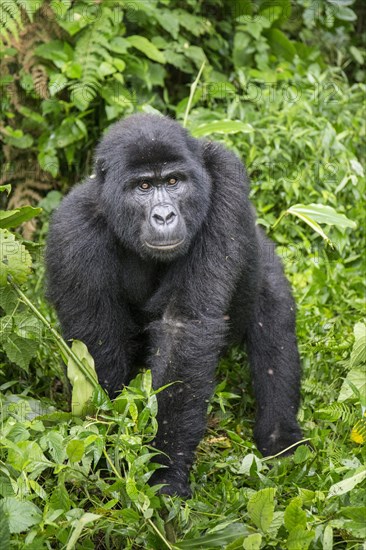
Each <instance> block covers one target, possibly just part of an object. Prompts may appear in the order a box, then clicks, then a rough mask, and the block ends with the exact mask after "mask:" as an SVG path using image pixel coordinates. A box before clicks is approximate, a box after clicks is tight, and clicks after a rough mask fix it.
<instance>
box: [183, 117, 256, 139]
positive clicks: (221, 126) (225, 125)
mask: <svg viewBox="0 0 366 550" xmlns="http://www.w3.org/2000/svg"><path fill="white" fill-rule="evenodd" d="M253 131H254V130H253V127H252V126H251V125H250V124H246V123H245V122H241V121H240V120H215V121H214V122H208V123H207V124H202V125H201V126H197V127H196V128H193V129H192V131H191V133H192V136H194V137H196V138H200V137H203V136H208V135H210V134H236V133H238V132H241V133H243V134H250V133H252V132H253Z"/></svg>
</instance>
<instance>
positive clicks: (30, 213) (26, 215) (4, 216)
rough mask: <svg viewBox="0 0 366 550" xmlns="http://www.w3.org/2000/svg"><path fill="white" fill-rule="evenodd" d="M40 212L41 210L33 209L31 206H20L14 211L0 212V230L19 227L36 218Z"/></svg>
mask: <svg viewBox="0 0 366 550" xmlns="http://www.w3.org/2000/svg"><path fill="white" fill-rule="evenodd" d="M41 212H42V208H33V206H22V207H21V208H17V209H16V210H5V211H4V210H0V228H1V229H9V228H10V227H19V225H21V224H22V223H24V222H26V221H28V220H31V219H32V218H34V217H35V216H38V214H40V213H41Z"/></svg>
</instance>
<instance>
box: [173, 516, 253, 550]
mask: <svg viewBox="0 0 366 550" xmlns="http://www.w3.org/2000/svg"><path fill="white" fill-rule="evenodd" d="M247 535H249V531H248V528H247V526H246V525H244V524H240V523H233V524H232V525H229V526H228V527H225V528H224V529H222V530H221V531H217V532H216V533H212V534H208V535H203V536H201V537H199V538H195V539H189V538H187V539H185V540H182V541H181V542H178V543H176V544H174V547H175V548H179V549H182V550H206V549H207V548H223V547H225V546H226V545H228V544H230V542H233V541H234V540H236V539H238V538H239V537H245V536H247Z"/></svg>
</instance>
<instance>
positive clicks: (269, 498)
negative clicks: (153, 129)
mask: <svg viewBox="0 0 366 550" xmlns="http://www.w3.org/2000/svg"><path fill="white" fill-rule="evenodd" d="M275 493H276V489H275V488H273V487H267V488H266V489H262V490H261V491H258V492H257V493H255V494H254V495H252V496H251V497H250V499H249V502H248V513H249V516H250V519H251V520H252V522H253V523H254V524H255V525H256V526H257V527H258V528H259V529H261V531H263V532H264V533H265V532H266V531H267V530H268V528H269V526H270V525H271V523H272V520H273V513H274V509H275V502H274V496H275Z"/></svg>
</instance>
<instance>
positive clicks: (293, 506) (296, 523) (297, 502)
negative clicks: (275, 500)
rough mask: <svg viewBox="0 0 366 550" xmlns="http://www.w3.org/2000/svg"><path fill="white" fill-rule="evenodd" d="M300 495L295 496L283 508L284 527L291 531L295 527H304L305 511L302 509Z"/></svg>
mask: <svg viewBox="0 0 366 550" xmlns="http://www.w3.org/2000/svg"><path fill="white" fill-rule="evenodd" d="M301 505H302V499H301V497H295V498H293V499H292V500H291V502H290V504H289V505H288V506H287V508H286V510H285V516H284V520H285V527H286V529H287V531H289V532H290V531H292V530H293V529H295V527H301V528H305V527H306V512H305V511H304V510H303V509H302V507H301Z"/></svg>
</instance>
